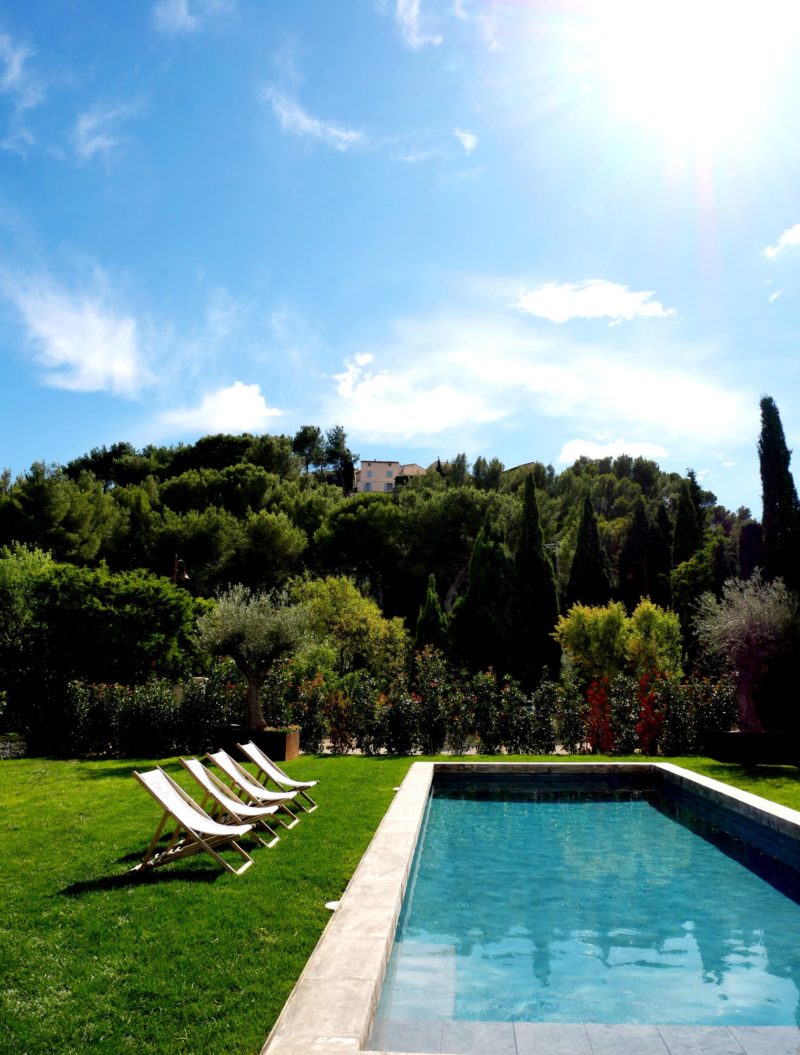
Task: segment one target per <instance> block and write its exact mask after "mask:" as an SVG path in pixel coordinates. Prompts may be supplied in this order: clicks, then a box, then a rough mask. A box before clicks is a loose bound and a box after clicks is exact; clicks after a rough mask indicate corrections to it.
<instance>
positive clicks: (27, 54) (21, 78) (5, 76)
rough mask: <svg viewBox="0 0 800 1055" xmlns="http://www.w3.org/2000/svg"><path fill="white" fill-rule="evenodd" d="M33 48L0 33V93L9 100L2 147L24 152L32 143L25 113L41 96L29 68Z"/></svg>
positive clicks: (41, 93) (42, 96)
mask: <svg viewBox="0 0 800 1055" xmlns="http://www.w3.org/2000/svg"><path fill="white" fill-rule="evenodd" d="M32 55H33V51H32V49H31V48H30V47H28V45H27V44H20V43H17V42H16V41H15V40H14V39H13V38H12V37H11V36H9V34H8V33H0V95H7V96H9V97H10V98H11V100H12V103H13V112H12V116H11V121H10V124H9V128H8V132H7V134H6V135H5V136H4V137H3V139H2V140H0V147H2V148H3V149H4V150H15V151H18V152H24V149H25V147H29V146H32V145H33V144H34V137H33V133H32V132H31V131H30V129H29V128H28V127H27V125H26V124H25V114H26V112H27V111H28V110H31V109H33V107H35V106H38V104H39V103H40V102H42V100H43V99H44V89H43V87H42V84H41V82H40V80H39V78H37V77H36V76H35V75H34V74H33V73H32V72H31V70H30V68H29V61H28V60H29V59H30V58H31V56H32Z"/></svg>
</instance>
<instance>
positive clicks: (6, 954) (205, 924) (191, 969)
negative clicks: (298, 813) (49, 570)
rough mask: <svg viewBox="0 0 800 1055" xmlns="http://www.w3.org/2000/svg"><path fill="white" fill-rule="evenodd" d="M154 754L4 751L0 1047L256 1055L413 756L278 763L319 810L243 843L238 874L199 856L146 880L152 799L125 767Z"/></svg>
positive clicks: (118, 1054)
mask: <svg viewBox="0 0 800 1055" xmlns="http://www.w3.org/2000/svg"><path fill="white" fill-rule="evenodd" d="M153 764H154V763H153V760H146V761H141V762H133V761H127V760H126V761H124V762H121V761H102V762H94V761H91V762H61V761H52V760H45V759H20V760H9V761H3V762H2V763H0V803H2V811H0V847H1V849H0V853H1V854H2V858H1V859H0V1022H2V1028H0V1052H3V1053H6V1052H7V1053H9V1055H10V1053H12V1052H13V1053H14V1055H26V1053H27V1055H39V1053H42V1055H43V1053H45V1052H46V1053H52V1055H56V1053H66V1052H70V1053H90V1052H91V1053H99V1052H103V1053H109V1055H122V1053H125V1052H165V1053H166V1052H169V1053H172V1055H175V1053H178V1052H187V1053H188V1052H191V1053H192V1055H199V1053H201V1052H202V1053H204V1055H213V1053H216V1052H219V1053H222V1052H225V1053H226V1055H236V1053H246V1055H255V1053H257V1052H258V1051H259V1050H260V1048H261V1046H262V1044H263V1042H264V1039H265V1038H266V1035H267V1033H268V1031H269V1029H270V1027H271V1026H272V1024H273V1022H274V1021H275V1019H276V1017H277V1015H278V1013H279V1011H280V1009H281V1007H282V1006H283V1004H284V1002H285V1001H286V998H287V997H288V995H289V993H290V992H291V989H292V986H293V985H294V983H295V981H296V980H297V977H298V976H299V974H300V972H301V970H302V968H303V966H304V964H305V962H306V960H307V959H308V956H309V955H310V953H311V951H312V949H313V948H314V945H315V944H316V942H317V939H318V938H319V935H320V933H321V931H322V929H323V927H324V926H325V924H326V922H327V920H328V919H329V916H330V913H329V911H328V910H327V909H326V908H325V902H326V901H332V900H336V899H337V898H339V897H340V896H341V894H342V891H343V890H344V887H345V885H346V884H347V881H348V879H349V878H350V876H351V875H352V873H353V871H354V870H355V867H356V865H357V864H358V861H359V859H360V857H361V855H362V853H363V852H364V849H365V848H366V846H367V844H368V843H369V840H370V838H371V837H372V835H373V833H374V831H375V828H376V827H377V825H378V823H379V821H380V819H381V817H382V815H383V813H384V812H385V811H386V808H387V806H388V805H389V803H390V802H391V800H392V797H393V788H394V787H395V785H397V784H398V783H399V782H400V781H401V780H402V778H403V776H404V775H405V772H406V770H407V769H408V765H409V761H408V760H407V759H400V760H397V759H382V760H379V759H363V758H337V759H333V758H315V757H308V758H307V757H303V758H302V759H300V760H298V761H296V762H294V763H288V764H287V766H286V769H287V771H290V772H292V773H294V774H295V775H296V776H300V777H302V778H308V779H316V778H318V779H319V781H320V784H319V787H318V789H317V790H318V792H319V794H318V795H317V796H316V800H317V802H318V803H319V809H317V810H316V811H315V812H314V813H312V814H311V815H309V816H304V817H303V819H302V820H301V821H300V823H299V824H298V825H297V826H296V827H295V828H293V829H292V830H291V831H290V832H284V833H283V837H282V838H281V841H280V843H279V844H278V846H276V847H275V848H274V849H272V850H267V849H264V848H262V847H260V846H257V845H255V844H252V843H248V842H247V841H245V842H244V845H245V846H246V848H247V849H248V850H252V855H253V857H254V859H255V864H254V865H253V866H252V867H251V868H250V869H248V871H247V872H245V873H244V874H243V875H242V876H238V877H237V876H234V875H231V874H230V873H227V872H224V871H223V870H222V869H220V868H218V867H217V865H216V864H215V863H214V862H213V861H212V859H211V858H210V857H209V856H208V855H207V854H197V855H194V856H192V857H190V858H187V859H185V860H183V861H178V862H175V863H174V864H171V865H168V866H165V867H164V868H159V869H156V870H155V871H153V872H152V873H151V874H150V875H148V876H147V877H145V878H144V879H143V880H142V879H138V878H135V877H132V876H130V875H128V874H126V873H127V872H128V871H129V869H130V868H131V867H132V866H133V865H135V864H136V863H137V862H138V861H139V860H140V859H141V857H142V854H143V852H144V850H145V848H146V846H147V844H148V842H149V841H150V839H151V838H152V836H153V834H154V832H155V829H156V824H157V822H158V820H159V818H160V811H159V808H158V806H157V805H156V803H155V801H154V800H153V799H152V798H151V797H150V796H149V795H148V794H147V793H146V792H145V791H144V789H142V788H141V787H140V786H139V785H138V784H137V783H136V781H134V780H133V779H132V777H131V773H132V771H133V770H134V769H147V768H151V767H152V765H153ZM162 764H163V766H164V768H165V769H166V770H167V771H168V772H170V773H171V774H172V775H173V776H174V777H175V778H176V779H177V780H178V781H179V782H180V783H181V784H182V785H183V786H185V787H186V788H187V790H190V789H191V778H188V775H187V774H185V773H184V771H183V770H182V768H181V767H180V765H179V764H177V762H176V761H175V760H171V761H170V760H168V761H165V762H162ZM198 791H199V789H198ZM196 797H197V798H200V797H201V796H200V794H197V795H196ZM229 859H230V860H231V861H238V859H237V858H236V857H235V855H232V856H231V857H230V858H229ZM239 863H240V862H239Z"/></svg>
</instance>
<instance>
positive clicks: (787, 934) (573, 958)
mask: <svg viewBox="0 0 800 1055" xmlns="http://www.w3.org/2000/svg"><path fill="white" fill-rule="evenodd" d="M535 797H536V801H532V800H531V796H515V797H514V798H513V799H512V800H509V799H508V798H507V797H499V796H497V795H485V796H483V797H481V798H477V797H475V796H470V795H466V794H464V795H461V796H458V797H448V798H438V797H437V798H435V799H434V800H433V801H432V803H431V809H430V814H429V817H428V824H427V831H426V835H425V839H424V844H423V846H422V847H421V852H420V853H419V854H418V858H417V863H416V866H415V872H414V875H413V878H412V881H411V882H410V884H409V892H408V894H407V898H406V905H405V907H404V911H403V915H402V917H401V922H400V926H399V927H398V941H397V942H396V943H395V949H394V952H393V955H392V961H391V964H390V968H389V972H388V975H387V982H386V984H385V986H384V993H383V996H382V999H381V1007H380V1009H379V1016H383V1017H385V1018H387V1019H392V1018H395V1019H401V1018H405V1019H408V1018H420V1019H447V1020H450V1019H472V1020H494V1021H497V1020H505V1021H539V1022H608V1023H621V1022H627V1023H651V1022H652V1023H661V1024H666V1023H681V1024H686V1025H704V1024H713V1025H734V1024H739V1025H759V1026H761V1025H796V1024H800V1014H799V1005H798V997H799V994H798V980H799V979H800V904H798V901H800V897H798V893H799V892H800V891H799V890H798V884H797V876H796V874H795V873H793V872H791V870H788V869H785V868H783V867H782V866H780V865H776V864H775V863H774V862H771V861H770V859H768V858H766V857H764V856H763V855H760V854H758V852H757V851H752V850H750V849H748V848H747V847H746V846H744V845H743V844H742V843H740V842H737V841H736V840H734V839H732V838H730V837H727V836H724V835H723V834H722V833H716V832H715V831H714V830H712V829H709V828H706V827H703V826H701V825H699V824H697V823H696V822H693V821H692V820H691V818H689V817H688V816H685V815H683V814H682V813H680V812H679V811H678V810H677V808H676V807H674V806H672V805H670V804H669V803H666V804H653V803H650V802H649V801H647V799H646V798H645V797H644V796H642V795H639V796H638V797H631V796H629V795H624V794H623V795H611V796H606V797H605V799H604V800H602V801H601V800H599V799H598V798H597V797H591V798H589V797H586V796H583V795H580V794H568V795H561V796H558V797H557V798H554V797H553V796H548V795H547V794H541V793H538V794H537V795H536V796H535Z"/></svg>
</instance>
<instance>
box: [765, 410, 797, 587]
mask: <svg viewBox="0 0 800 1055" xmlns="http://www.w3.org/2000/svg"><path fill="white" fill-rule="evenodd" d="M791 454H792V452H791V451H790V450H789V449H788V448H787V446H786V439H785V437H784V434H783V425H782V424H781V419H780V414H779V413H778V408H777V407H776V406H775V402H774V400H773V399H771V398H770V397H769V396H764V398H763V399H762V400H761V435H760V437H759V440H758V458H759V463H760V466H761V489H762V496H763V500H764V512H763V515H762V518H761V519H762V525H763V545H764V574H765V577H766V578H767V579H774V578H776V577H777V576H779V575H780V576H782V577H783V579H784V581H785V582H786V584H787V586H790V587H792V588H793V589H797V588H798V587H800V576H799V575H798V554H797V548H798V534H799V532H798V502H797V491H796V490H795V486H794V480H793V479H792V474H791V471H790V469H789V461H790V459H791Z"/></svg>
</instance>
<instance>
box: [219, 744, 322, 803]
mask: <svg viewBox="0 0 800 1055" xmlns="http://www.w3.org/2000/svg"><path fill="white" fill-rule="evenodd" d="M236 746H237V747H238V748H239V750H240V751H241V752H242V754H243V755H244V756H245V757H246V758H249V759H250V761H251V762H255V764H256V765H257V766H258V773H257V774H256V779H257V780H260V781H261V782H262V783H263V784H268V783H269V781H270V780H271V781H272V782H273V783H274V784H277V786H278V787H279V788H281V789H283V790H285V791H297V792H298V793H299V794H300V795H302V796H303V798H304V799H305V800H306V802H308V803H310V808H309V806H306V805H305V804H304V803H302V802H300V800H299V799H298V805H299V806H302V808H303V809H304V810H305V811H306V813H313V812H314V810H315V809H316V808H317V803H316V802H314V800H313V799H312V798H311V796H310V795H309V794H308V789H309V788H315V787H316V786H317V784H318V783H319V782H318V781H316V780H292V778H291V777H290V776H288V774H286V773H284V771H283V770H282V769H281V768H280V767H279V766H276V765H275V763H274V762H273V761H272V759H271V758H268V757H267V755H265V754H264V752H263V751H262V750H261V748H260V747H259V746H258V744H254V743H253V741H252V740H251V741H250V742H249V743H247V744H237V745H236Z"/></svg>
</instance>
